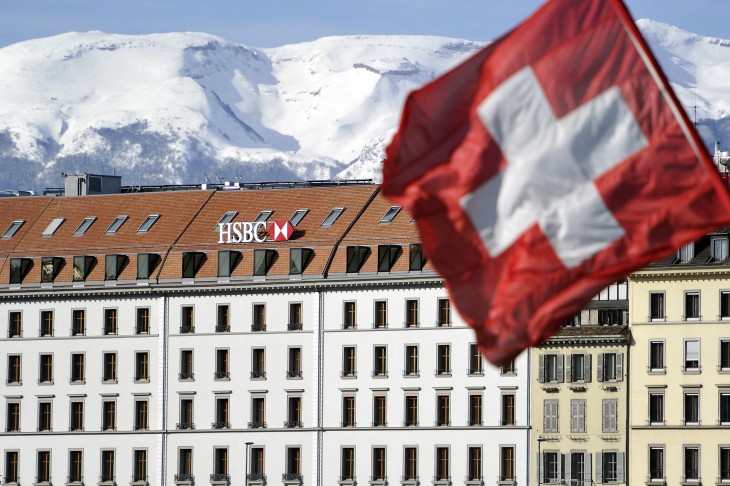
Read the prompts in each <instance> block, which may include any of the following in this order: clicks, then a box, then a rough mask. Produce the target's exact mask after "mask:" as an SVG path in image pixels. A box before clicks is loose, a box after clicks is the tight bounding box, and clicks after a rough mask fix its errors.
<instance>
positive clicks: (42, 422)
mask: <svg viewBox="0 0 730 486" xmlns="http://www.w3.org/2000/svg"><path fill="white" fill-rule="evenodd" d="M51 407H52V404H51V402H39V403H38V431H39V432H44V431H51V430H53V421H52V418H53V414H52V408H51Z"/></svg>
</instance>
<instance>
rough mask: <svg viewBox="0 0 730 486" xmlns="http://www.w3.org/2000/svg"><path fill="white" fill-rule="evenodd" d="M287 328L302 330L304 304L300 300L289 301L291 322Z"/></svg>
mask: <svg viewBox="0 0 730 486" xmlns="http://www.w3.org/2000/svg"><path fill="white" fill-rule="evenodd" d="M286 328H287V330H289V331H301V330H302V304H301V303H300V302H290V303H289V323H288V324H287V326H286Z"/></svg>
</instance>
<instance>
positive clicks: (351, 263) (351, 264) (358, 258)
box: [347, 246, 370, 273]
mask: <svg viewBox="0 0 730 486" xmlns="http://www.w3.org/2000/svg"><path fill="white" fill-rule="evenodd" d="M368 254H370V248H368V247H367V246H348V247H347V273H358V272H359V271H360V268H362V265H363V263H365V260H366V259H367V257H368Z"/></svg>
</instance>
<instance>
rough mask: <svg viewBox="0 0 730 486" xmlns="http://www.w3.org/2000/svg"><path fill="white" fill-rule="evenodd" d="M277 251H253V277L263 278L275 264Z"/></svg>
mask: <svg viewBox="0 0 730 486" xmlns="http://www.w3.org/2000/svg"><path fill="white" fill-rule="evenodd" d="M275 256H276V250H254V251H253V275H254V277H263V276H265V275H266V272H268V271H269V268H271V264H272V263H274V257H275Z"/></svg>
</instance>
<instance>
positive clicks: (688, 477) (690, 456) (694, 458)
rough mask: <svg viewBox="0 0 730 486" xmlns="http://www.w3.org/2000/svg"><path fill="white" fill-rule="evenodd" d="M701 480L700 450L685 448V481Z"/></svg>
mask: <svg viewBox="0 0 730 486" xmlns="http://www.w3.org/2000/svg"><path fill="white" fill-rule="evenodd" d="M699 479H700V448H699V447H685V448H684V478H683V482H684V481H699Z"/></svg>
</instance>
